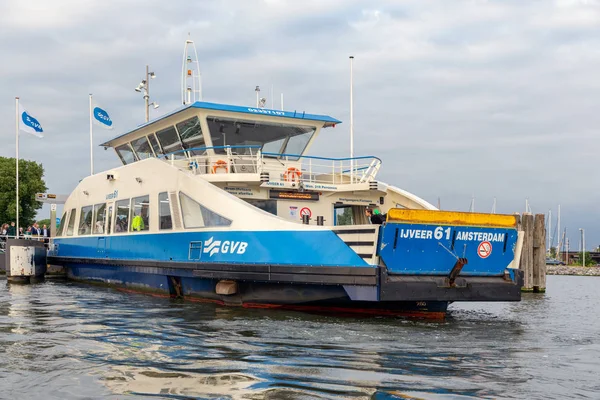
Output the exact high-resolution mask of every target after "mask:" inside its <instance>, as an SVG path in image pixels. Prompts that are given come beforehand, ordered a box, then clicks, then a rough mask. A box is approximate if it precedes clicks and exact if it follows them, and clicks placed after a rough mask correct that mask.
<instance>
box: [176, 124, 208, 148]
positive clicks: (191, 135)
mask: <svg viewBox="0 0 600 400" xmlns="http://www.w3.org/2000/svg"><path fill="white" fill-rule="evenodd" d="M175 126H176V127H177V132H179V137H180V138H181V141H182V142H183V146H184V147H185V148H186V149H193V148H198V147H204V146H205V144H204V137H203V136H202V128H201V126H200V120H199V119H198V117H193V118H190V119H188V120H186V121H183V122H180V123H178V124H177V125H175ZM189 153H190V155H192V156H199V155H203V154H205V153H206V150H190V151H189Z"/></svg>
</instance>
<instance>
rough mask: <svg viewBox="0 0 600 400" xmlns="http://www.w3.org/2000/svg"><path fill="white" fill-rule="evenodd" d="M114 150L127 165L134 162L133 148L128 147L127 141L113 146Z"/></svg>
mask: <svg viewBox="0 0 600 400" xmlns="http://www.w3.org/2000/svg"><path fill="white" fill-rule="evenodd" d="M115 151H116V152H117V154H118V156H119V158H120V159H121V161H122V162H123V164H125V165H127V164H131V163H132V162H135V154H133V150H131V147H129V143H126V144H123V145H121V146H119V147H115Z"/></svg>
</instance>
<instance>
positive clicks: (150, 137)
mask: <svg viewBox="0 0 600 400" xmlns="http://www.w3.org/2000/svg"><path fill="white" fill-rule="evenodd" d="M148 141H149V142H150V145H151V146H152V150H154V154H156V157H159V156H161V155H163V154H164V153H163V151H162V149H161V148H160V146H159V145H158V141H157V140H156V136H155V135H154V133H151V134H149V135H148Z"/></svg>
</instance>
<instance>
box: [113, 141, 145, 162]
mask: <svg viewBox="0 0 600 400" xmlns="http://www.w3.org/2000/svg"><path fill="white" fill-rule="evenodd" d="M121 147H128V148H129V151H131V154H132V155H133V161H132V162H130V163H127V162H125V159H124V158H123V157H122V156H121V153H120V152H119V148H121ZM114 149H115V153H117V156H118V157H119V159H120V160H121V162H122V163H123V165H129V164H133V163H135V162H137V161H139V160H138V158H137V154H135V150H133V147H131V144H130V143H129V142H127V143H124V144H122V145H120V146H117V147H115V148H114Z"/></svg>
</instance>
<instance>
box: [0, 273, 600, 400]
mask: <svg viewBox="0 0 600 400" xmlns="http://www.w3.org/2000/svg"><path fill="white" fill-rule="evenodd" d="M599 285H600V277H564V276H549V277H548V292H547V293H546V294H535V295H534V294H526V295H524V300H523V301H522V302H520V303H478V304H456V303H455V304H453V305H451V306H450V309H451V312H450V314H449V317H448V318H447V319H446V320H445V321H438V322H427V321H414V320H405V319H401V318H389V317H385V318H383V317H381V318H378V317H371V318H349V317H336V316H322V315H311V314H304V313H298V312H289V311H277V310H246V309H241V308H225V307H219V306H215V305H210V304H202V303H188V302H178V301H172V300H169V299H163V298H155V297H152V296H146V295H137V294H130V293H123V292H120V291H117V290H114V289H110V288H104V287H97V286H91V285H82V284H75V283H69V282H52V281H48V282H46V283H43V284H37V285H30V286H20V285H9V284H7V283H6V280H0V382H1V388H2V390H0V398H6V399H14V398H17V397H21V398H40V399H42V398H43V399H89V398H108V399H123V398H132V399H137V398H140V399H141V398H152V399H377V400H379V399H411V398H420V399H467V398H497V399H501V398H513V399H524V398H528V399H538V398H539V399H565V398H580V399H598V398H600V379H599V378H598V377H600V318H598V316H597V315H598V305H600V291H598V290H597V286H599Z"/></svg>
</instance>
